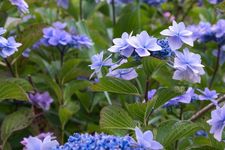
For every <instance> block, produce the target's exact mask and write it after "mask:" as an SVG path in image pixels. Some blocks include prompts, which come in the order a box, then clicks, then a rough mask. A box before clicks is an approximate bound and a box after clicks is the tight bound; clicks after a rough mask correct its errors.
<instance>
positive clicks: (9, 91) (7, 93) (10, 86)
mask: <svg viewBox="0 0 225 150" xmlns="http://www.w3.org/2000/svg"><path fill="white" fill-rule="evenodd" d="M5 99H16V100H28V97H27V94H26V92H25V90H24V89H23V88H22V87H21V86H19V85H18V84H16V83H10V82H8V81H2V82H0V101H1V100H5Z"/></svg>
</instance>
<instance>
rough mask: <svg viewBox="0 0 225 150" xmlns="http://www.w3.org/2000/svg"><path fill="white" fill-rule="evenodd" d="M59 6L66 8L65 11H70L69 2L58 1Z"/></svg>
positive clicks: (67, 0) (66, 0) (65, 0)
mask: <svg viewBox="0 0 225 150" xmlns="http://www.w3.org/2000/svg"><path fill="white" fill-rule="evenodd" d="M57 5H58V6H60V7H62V8H64V9H68V7H69V0H57Z"/></svg>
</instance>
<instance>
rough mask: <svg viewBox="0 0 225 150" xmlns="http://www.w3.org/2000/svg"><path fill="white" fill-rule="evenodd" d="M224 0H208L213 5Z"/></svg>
mask: <svg viewBox="0 0 225 150" xmlns="http://www.w3.org/2000/svg"><path fill="white" fill-rule="evenodd" d="M222 1H223V0H208V2H209V3H211V4H218V3H220V2H222Z"/></svg>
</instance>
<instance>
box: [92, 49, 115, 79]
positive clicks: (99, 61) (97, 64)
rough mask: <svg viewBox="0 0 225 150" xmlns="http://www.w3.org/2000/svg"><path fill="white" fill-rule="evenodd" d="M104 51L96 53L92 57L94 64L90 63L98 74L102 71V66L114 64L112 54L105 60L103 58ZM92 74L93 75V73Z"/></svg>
mask: <svg viewBox="0 0 225 150" xmlns="http://www.w3.org/2000/svg"><path fill="white" fill-rule="evenodd" d="M103 54H104V53H103V51H102V52H101V53H99V54H96V55H94V56H92V57H91V62H92V64H91V65H89V66H90V67H91V69H92V70H95V71H94V73H96V74H98V73H100V72H101V68H102V67H103V66H112V65H113V63H112V59H111V58H110V57H111V56H109V57H107V58H106V59H105V60H104V59H103ZM91 76H92V75H91Z"/></svg>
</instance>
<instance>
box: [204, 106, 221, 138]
mask: <svg viewBox="0 0 225 150" xmlns="http://www.w3.org/2000/svg"><path fill="white" fill-rule="evenodd" d="M207 123H208V124H209V125H210V126H211V129H210V133H211V134H214V138H215V139H216V140H218V141H221V140H222V133H223V129H224V127H225V105H224V106H223V107H222V108H217V109H216V110H213V111H212V112H211V119H210V120H208V121H207Z"/></svg>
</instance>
